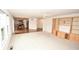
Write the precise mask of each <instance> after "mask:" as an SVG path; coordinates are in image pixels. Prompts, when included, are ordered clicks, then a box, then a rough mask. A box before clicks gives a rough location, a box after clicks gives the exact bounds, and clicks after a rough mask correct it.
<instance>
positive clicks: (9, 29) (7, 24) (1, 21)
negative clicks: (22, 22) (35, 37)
mask: <svg viewBox="0 0 79 59" xmlns="http://www.w3.org/2000/svg"><path fill="white" fill-rule="evenodd" d="M2 11H4V10H2ZM7 13H8V11H7ZM7 13H6V12H5V13H0V41H1V44H0V45H1V48H0V49H8V44H9V42H10V40H11V37H12V33H13V32H14V29H13V25H12V24H14V23H13V22H12V21H13V18H12V17H11V16H10V14H8V16H7V15H6V14H7ZM2 28H3V29H4V40H2V35H1V34H2V33H1V29H2Z"/></svg>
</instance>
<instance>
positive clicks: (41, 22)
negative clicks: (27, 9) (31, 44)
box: [37, 19, 43, 29]
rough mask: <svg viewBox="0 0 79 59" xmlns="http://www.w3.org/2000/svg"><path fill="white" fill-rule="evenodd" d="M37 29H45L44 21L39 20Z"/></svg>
mask: <svg viewBox="0 0 79 59" xmlns="http://www.w3.org/2000/svg"><path fill="white" fill-rule="evenodd" d="M37 28H40V29H42V28H43V19H38V20H37Z"/></svg>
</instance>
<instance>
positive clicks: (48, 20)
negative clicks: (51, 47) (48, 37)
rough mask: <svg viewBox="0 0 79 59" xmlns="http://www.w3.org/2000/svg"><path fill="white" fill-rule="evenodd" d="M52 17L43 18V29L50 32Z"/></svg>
mask: <svg viewBox="0 0 79 59" xmlns="http://www.w3.org/2000/svg"><path fill="white" fill-rule="evenodd" d="M52 23H53V22H52V18H46V19H44V20H43V31H45V32H50V33H51V32H52Z"/></svg>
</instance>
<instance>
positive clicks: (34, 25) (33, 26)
mask: <svg viewBox="0 0 79 59" xmlns="http://www.w3.org/2000/svg"><path fill="white" fill-rule="evenodd" d="M29 29H34V30H36V29H37V18H29Z"/></svg>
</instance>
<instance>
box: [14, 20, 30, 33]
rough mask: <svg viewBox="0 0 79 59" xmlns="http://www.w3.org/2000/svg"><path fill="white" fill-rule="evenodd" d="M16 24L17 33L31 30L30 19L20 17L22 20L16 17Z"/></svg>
mask: <svg viewBox="0 0 79 59" xmlns="http://www.w3.org/2000/svg"><path fill="white" fill-rule="evenodd" d="M14 26H15V34H19V33H28V32H29V20H28V19H20V20H17V19H15V20H14Z"/></svg>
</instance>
